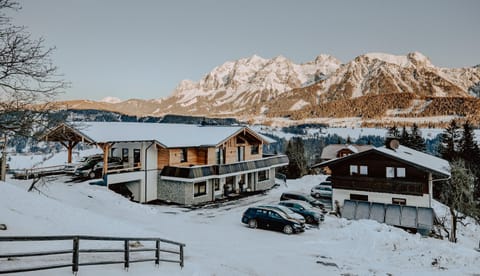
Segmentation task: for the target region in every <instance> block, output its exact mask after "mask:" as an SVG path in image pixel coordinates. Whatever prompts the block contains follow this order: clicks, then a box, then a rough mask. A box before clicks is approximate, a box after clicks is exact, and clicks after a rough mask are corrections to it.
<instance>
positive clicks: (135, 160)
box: [133, 149, 140, 165]
mask: <svg viewBox="0 0 480 276" xmlns="http://www.w3.org/2000/svg"><path fill="white" fill-rule="evenodd" d="M133 163H135V165H138V164H140V149H133Z"/></svg>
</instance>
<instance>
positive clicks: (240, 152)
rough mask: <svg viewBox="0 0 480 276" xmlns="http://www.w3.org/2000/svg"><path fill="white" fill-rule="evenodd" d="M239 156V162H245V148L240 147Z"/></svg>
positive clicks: (238, 149)
mask: <svg viewBox="0 0 480 276" xmlns="http://www.w3.org/2000/svg"><path fill="white" fill-rule="evenodd" d="M237 155H238V159H237V160H238V161H243V160H245V147H238V148H237Z"/></svg>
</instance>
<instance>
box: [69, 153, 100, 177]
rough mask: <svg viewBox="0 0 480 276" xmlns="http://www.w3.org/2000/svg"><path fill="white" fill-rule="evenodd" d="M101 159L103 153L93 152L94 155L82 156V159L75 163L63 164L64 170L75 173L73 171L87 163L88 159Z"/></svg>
mask: <svg viewBox="0 0 480 276" xmlns="http://www.w3.org/2000/svg"><path fill="white" fill-rule="evenodd" d="M94 160H97V161H102V160H103V154H94V155H89V156H84V157H82V159H80V160H79V161H78V162H76V163H69V164H66V165H65V168H64V172H65V173H66V174H75V171H76V170H77V169H78V168H80V167H83V166H85V165H86V164H87V163H89V162H90V161H94Z"/></svg>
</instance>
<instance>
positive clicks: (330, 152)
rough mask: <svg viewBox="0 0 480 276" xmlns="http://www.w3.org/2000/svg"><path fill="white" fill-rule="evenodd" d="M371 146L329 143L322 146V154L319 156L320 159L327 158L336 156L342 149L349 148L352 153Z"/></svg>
mask: <svg viewBox="0 0 480 276" xmlns="http://www.w3.org/2000/svg"><path fill="white" fill-rule="evenodd" d="M371 148H373V146H371V145H353V144H349V145H344V144H330V145H327V146H325V147H324V148H323V150H322V155H321V156H320V158H321V159H324V160H329V159H335V158H337V154H338V152H339V151H340V150H342V149H349V150H351V151H352V152H353V153H358V152H362V151H366V150H369V149H371Z"/></svg>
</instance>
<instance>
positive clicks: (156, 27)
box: [11, 0, 480, 100]
mask: <svg viewBox="0 0 480 276" xmlns="http://www.w3.org/2000/svg"><path fill="white" fill-rule="evenodd" d="M18 1H19V3H20V4H21V6H22V9H21V10H20V11H19V12H15V13H12V15H11V16H12V18H13V22H14V23H15V24H16V25H24V26H26V27H27V28H28V31H29V32H30V33H31V34H32V36H33V37H34V38H38V37H43V38H44V39H45V46H49V47H56V50H55V52H54V54H53V55H52V60H53V62H54V64H55V65H57V66H58V67H59V72H60V73H62V74H63V77H64V79H66V80H67V81H69V82H70V87H69V88H67V89H66V90H65V92H64V93H63V94H62V95H60V98H61V99H89V100H101V99H103V98H104V97H107V96H111V97H117V98H120V99H122V100H126V99H130V98H139V99H159V98H164V97H167V96H169V95H171V93H172V92H173V90H174V89H175V87H176V86H177V85H178V83H179V82H180V81H181V80H184V79H190V80H194V81H198V80H200V79H201V78H202V77H203V76H204V75H206V74H207V73H208V72H210V71H211V70H212V69H213V68H214V67H216V66H218V65H221V64H223V63H225V62H226V61H231V60H236V59H240V58H245V57H250V56H252V55H254V54H256V55H259V56H261V57H264V58H273V57H275V56H278V55H283V56H285V57H287V58H289V59H290V60H292V61H293V62H295V63H303V62H308V61H310V60H314V59H315V57H316V56H318V55H320V54H329V55H332V56H334V57H336V58H337V59H339V60H341V61H342V62H345V63H346V62H348V61H350V60H352V59H354V58H355V57H356V56H359V55H361V54H365V53H370V52H384V53H390V54H395V55H405V54H407V53H409V52H413V51H419V52H421V53H423V54H424V55H426V56H427V57H429V58H430V60H431V62H432V63H433V64H434V65H436V66H441V67H466V66H473V65H476V64H480V50H479V49H480V48H479V45H480V36H479V35H478V34H479V30H478V28H479V27H480V1H474V0H471V1H466V0H465V1H463V0H460V1H445V0H423V1H416V0H405V1H390V0H379V1H369V0H366V1H354V0H352V1H320V0H297V1H288V0H263V1H262V0H245V1H238V0H236V1H230V0H202V1H201V0H191V1H187V0H175V1H157V0H138V1H126V0H102V1H98V0H97V1H95V0H42V1H38V0H18Z"/></svg>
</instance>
